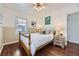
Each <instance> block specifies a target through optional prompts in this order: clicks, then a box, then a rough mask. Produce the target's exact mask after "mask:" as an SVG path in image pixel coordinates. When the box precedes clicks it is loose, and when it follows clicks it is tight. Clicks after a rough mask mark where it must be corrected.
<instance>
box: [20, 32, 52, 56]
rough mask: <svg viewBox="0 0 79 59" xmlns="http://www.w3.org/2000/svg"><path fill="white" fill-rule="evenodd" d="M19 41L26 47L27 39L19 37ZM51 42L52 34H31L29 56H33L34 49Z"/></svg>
mask: <svg viewBox="0 0 79 59" xmlns="http://www.w3.org/2000/svg"><path fill="white" fill-rule="evenodd" d="M21 40H22V41H23V43H24V44H25V45H26V46H27V47H28V42H29V41H28V38H25V37H24V36H21ZM51 40H53V34H40V33H32V34H31V45H30V48H31V54H32V55H35V52H36V49H37V48H38V47H40V46H41V45H43V44H45V43H47V42H49V41H51Z"/></svg>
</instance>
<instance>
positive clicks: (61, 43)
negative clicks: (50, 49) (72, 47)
mask: <svg viewBox="0 0 79 59" xmlns="http://www.w3.org/2000/svg"><path fill="white" fill-rule="evenodd" d="M53 44H54V45H58V46H61V47H62V48H64V47H65V37H59V36H56V37H54V42H53Z"/></svg>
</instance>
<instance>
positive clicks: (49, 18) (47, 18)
mask: <svg viewBox="0 0 79 59" xmlns="http://www.w3.org/2000/svg"><path fill="white" fill-rule="evenodd" d="M50 23H51V16H47V17H45V25H49V24H50Z"/></svg>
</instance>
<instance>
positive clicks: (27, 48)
mask: <svg viewBox="0 0 79 59" xmlns="http://www.w3.org/2000/svg"><path fill="white" fill-rule="evenodd" d="M24 34H25V33H21V32H19V46H22V48H23V49H24V50H25V52H26V53H27V55H28V56H31V55H32V54H31V49H30V44H31V38H30V37H31V35H30V33H29V35H28V36H26V35H24ZM20 35H23V36H24V37H26V38H28V39H29V47H26V45H25V44H24V43H23V42H22V40H21V39H20ZM51 42H53V40H52V41H50V42H47V43H45V44H44V45H42V46H40V47H38V48H37V49H36V51H38V50H40V49H41V48H43V47H44V46H46V45H48V44H49V43H51Z"/></svg>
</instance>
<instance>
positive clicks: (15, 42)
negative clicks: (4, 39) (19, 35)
mask: <svg viewBox="0 0 79 59" xmlns="http://www.w3.org/2000/svg"><path fill="white" fill-rule="evenodd" d="M17 42H19V41H18V40H17V41H13V42H9V43H4V44H3V45H9V44H13V43H17Z"/></svg>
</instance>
